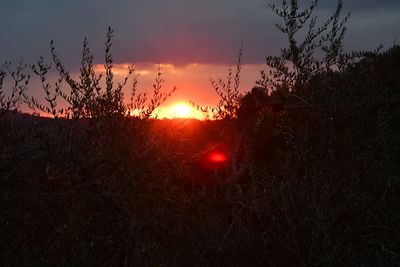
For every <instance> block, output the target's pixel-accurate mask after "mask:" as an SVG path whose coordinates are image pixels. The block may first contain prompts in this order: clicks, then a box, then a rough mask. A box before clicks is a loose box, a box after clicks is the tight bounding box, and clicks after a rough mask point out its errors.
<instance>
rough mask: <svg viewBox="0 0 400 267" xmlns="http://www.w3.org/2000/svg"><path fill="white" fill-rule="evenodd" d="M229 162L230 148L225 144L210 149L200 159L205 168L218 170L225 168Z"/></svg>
mask: <svg viewBox="0 0 400 267" xmlns="http://www.w3.org/2000/svg"><path fill="white" fill-rule="evenodd" d="M228 162H229V155H228V149H227V147H226V146H225V145H221V144H219V145H218V146H217V147H215V148H214V149H212V150H211V151H208V152H207V153H205V154H204V155H203V157H202V158H201V160H200V165H201V167H202V168H203V169H206V170H209V171H216V170H220V169H223V168H225V167H226V166H227V165H228Z"/></svg>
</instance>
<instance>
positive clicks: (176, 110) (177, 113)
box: [171, 103, 191, 118]
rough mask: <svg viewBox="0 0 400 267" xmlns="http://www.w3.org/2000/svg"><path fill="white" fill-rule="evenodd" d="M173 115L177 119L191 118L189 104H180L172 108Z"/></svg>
mask: <svg viewBox="0 0 400 267" xmlns="http://www.w3.org/2000/svg"><path fill="white" fill-rule="evenodd" d="M171 109H172V115H173V116H174V117H176V118H188V117H190V109H191V107H189V106H188V105H187V104H184V103H178V104H175V105H173V106H172V108H171Z"/></svg>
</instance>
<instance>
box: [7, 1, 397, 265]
mask: <svg viewBox="0 0 400 267" xmlns="http://www.w3.org/2000/svg"><path fill="white" fill-rule="evenodd" d="M296 3H297V1H290V4H286V2H285V1H283V3H282V7H281V8H282V9H277V8H276V7H274V6H272V9H273V10H274V11H276V13H277V14H278V16H280V17H282V18H284V25H283V26H280V27H279V29H280V30H281V31H282V32H284V33H285V34H287V35H288V40H289V43H290V46H289V48H288V49H284V50H282V54H281V55H280V56H279V57H268V58H267V65H268V66H269V67H270V68H271V72H270V73H268V72H263V73H262V75H261V79H260V80H259V81H258V82H257V83H256V86H255V87H254V88H253V89H252V90H251V91H249V92H247V93H246V94H245V95H240V94H239V90H238V88H239V83H240V61H239V63H238V65H237V69H236V71H235V73H232V72H230V75H229V77H228V81H227V82H225V83H224V81H222V80H221V81H213V82H212V86H213V87H214V89H215V91H216V92H217V93H218V94H219V95H220V96H221V101H220V103H219V104H218V106H217V107H216V108H215V109H210V108H207V107H203V109H205V110H208V111H213V112H214V114H215V116H216V118H218V120H215V121H203V122H200V121H195V120H172V121H168V120H153V119H149V116H150V114H151V112H152V111H153V110H154V108H155V107H157V106H158V105H159V104H160V103H162V102H163V101H164V100H165V99H166V97H168V96H169V95H170V93H166V94H163V93H161V84H162V78H161V75H159V76H158V77H157V79H156V82H155V86H154V92H153V95H152V96H151V97H150V98H149V99H148V100H149V101H147V98H146V96H143V95H139V96H137V97H136V96H135V86H136V84H135V81H134V82H133V85H132V99H131V103H130V104H129V105H130V106H125V104H124V103H123V101H122V97H123V94H122V87H123V86H124V85H125V84H124V83H123V84H120V85H118V86H115V87H114V86H113V79H112V78H113V77H112V58H111V54H109V49H108V50H107V52H106V64H105V68H106V81H107V83H106V88H104V91H103V89H102V88H101V87H100V86H99V83H98V80H99V79H100V78H99V77H97V76H96V74H95V73H94V72H93V68H92V65H91V64H92V60H93V57H92V55H91V53H90V51H89V50H88V48H87V42H86V41H85V44H84V53H83V60H82V69H81V77H80V79H79V80H77V81H75V80H73V79H72V78H71V77H70V76H69V73H68V72H67V71H66V70H65V68H64V66H63V65H62V63H61V61H60V60H59V59H58V57H57V54H56V53H55V49H54V46H52V48H53V50H52V53H53V59H54V63H55V67H56V68H57V70H58V71H59V73H60V80H59V83H64V84H66V85H68V86H69V87H70V91H66V92H64V91H62V89H60V88H61V87H60V86H59V84H56V85H55V86H53V87H51V86H50V85H48V84H47V86H46V73H47V70H46V69H47V65H46V64H45V63H44V62H43V60H39V63H38V64H36V66H32V69H33V72H34V73H36V75H38V76H39V77H40V78H43V79H42V81H43V84H44V86H43V88H44V91H45V93H46V95H45V96H46V103H47V104H46V105H40V104H39V101H37V100H35V99H32V98H30V97H28V96H27V91H26V86H27V84H28V83H25V81H26V80H27V79H29V78H28V77H27V76H24V75H22V76H21V75H20V74H18V71H15V72H10V74H12V77H13V78H14V81H15V84H16V87H14V88H13V89H12V90H11V94H10V95H9V96H6V95H5V93H4V92H3V91H1V90H0V92H1V93H0V103H1V111H2V113H1V118H0V227H1V229H0V265H2V266H53V265H60V266H89V265H94V266H397V265H400V228H399V225H400V164H399V162H400V82H399V77H398V75H399V73H400V47H398V46H393V47H392V48H390V49H388V50H386V51H383V52H382V51H375V52H368V53H366V52H358V53H352V54H350V55H349V54H344V53H343V51H342V44H341V42H342V39H343V34H344V26H343V25H344V24H343V23H344V22H345V20H346V19H347V18H344V20H342V21H341V20H340V11H341V2H340V1H339V6H338V10H337V11H336V13H334V15H333V16H332V18H330V19H328V21H327V22H329V23H328V24H326V25H327V26H329V25H330V26H329V27H326V28H325V29H324V28H317V27H316V26H315V23H314V22H313V21H314V20H313V19H312V17H311V15H310V14H311V11H312V9H313V8H311V9H307V10H306V11H305V13H296V12H299V11H298V7H297V4H296ZM302 21H304V22H302ZM308 22H310V24H307V23H308ZM302 23H303V24H304V25H311V26H310V27H309V28H310V31H309V32H310V33H309V35H308V37H307V38H308V39H307V38H306V39H304V42H303V43H301V42H298V41H296V39H295V38H294V36H295V33H296V32H297V30H296V29H297V28H298V27H299V26H301V27H302V26H303V24H302ZM312 25H314V26H312ZM301 27H300V28H301ZM307 27H308V26H307ZM307 30H308V28H307ZM111 35H112V32H111V31H109V34H108V40H109V42H107V44H106V45H107V47H108V48H110V47H111ZM320 37H322V39H318V38H320ZM319 40H322V41H321V42H319ZM319 48H322V51H324V52H325V55H326V56H325V57H323V58H320V59H316V57H315V56H314V54H313V53H314V51H315V50H316V49H319ZM85 49H86V50H85ZM239 60H240V55H239ZM287 62H289V64H287ZM9 67H10V66H9V65H7V66H6V69H7V68H9ZM23 71H24V69H23V67H22V65H21V66H20V73H23ZM132 72H133V69H132ZM1 73H4V74H2V75H0V78H1V77H3V78H1V82H3V79H4V77H5V75H6V73H7V71H4V72H0V74H1ZM130 74H132V73H130ZM18 75H19V76H18ZM133 78H135V77H133ZM0 89H1V88H0ZM53 89H54V91H52V90H53ZM57 97H59V98H60V97H61V98H63V99H64V100H66V101H67V102H68V103H69V108H68V109H66V110H61V109H58V107H57V101H56V99H57ZM21 100H22V101H24V102H26V103H27V104H29V105H30V106H31V107H32V108H36V109H39V110H41V111H45V112H49V113H50V114H52V115H53V116H54V117H55V118H53V119H50V118H49V119H47V118H40V117H36V116H30V115H23V114H20V113H18V112H15V111H11V110H12V109H13V108H15V107H16V106H17V103H18V102H19V101H21ZM133 108H134V109H135V110H139V111H140V112H139V115H138V116H134V117H132V116H130V115H129V113H130V111H131V110H132V109H133ZM200 108H201V107H200ZM213 151H219V152H221V153H224V154H226V155H227V156H228V161H227V162H220V163H218V164H214V163H213V164H207V163H205V161H206V156H207V155H208V154H209V153H210V152H213Z"/></svg>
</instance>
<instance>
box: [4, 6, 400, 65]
mask: <svg viewBox="0 0 400 267" xmlns="http://www.w3.org/2000/svg"><path fill="white" fill-rule="evenodd" d="M276 2H277V3H278V2H279V1H276ZM309 2H310V1H300V3H305V4H307V3H309ZM334 8H335V1H332V0H320V5H319V10H318V12H319V14H320V16H321V17H322V16H327V15H328V14H329V13H331V12H332V11H333V10H334ZM344 11H345V12H347V11H351V12H352V18H351V20H350V22H349V24H348V26H349V31H348V35H347V39H346V44H347V46H346V47H347V48H348V49H371V48H373V47H376V46H377V45H378V44H380V43H383V44H385V45H390V44H391V43H392V42H393V40H394V38H395V37H396V34H398V28H399V26H400V18H399V16H398V14H399V13H400V1H398V0H384V1H382V0H380V1H379V0H364V1H357V0H351V1H350V0H348V1H345V6H344ZM277 21H278V18H276V17H275V16H274V15H273V14H272V13H271V12H270V11H269V9H268V7H267V2H266V1H264V0H229V1H228V0H191V1H188V0H169V1H164V0H135V1H129V0H115V1H108V0H69V1H66V0H63V1H61V0H60V1H54V0H13V1H2V3H0V25H1V40H2V41H1V42H0V60H1V61H4V60H13V61H15V60H16V59H18V58H19V57H23V58H25V60H27V61H33V60H34V59H35V58H37V57H38V56H39V55H45V56H48V55H49V41H50V40H51V39H54V40H55V41H56V45H57V49H58V51H59V54H60V56H61V57H62V58H63V59H64V60H65V62H66V63H67V64H69V65H70V66H71V67H76V65H75V64H76V63H78V62H79V54H80V48H81V43H82V40H83V38H84V36H87V37H88V39H89V40H90V42H91V47H92V48H93V51H94V52H95V54H96V55H97V56H98V57H97V58H98V60H99V61H100V60H101V56H102V50H103V46H104V35H105V31H106V28H107V26H109V25H110V26H112V27H113V28H114V29H115V39H114V56H115V59H116V61H117V62H124V61H125V62H126V61H134V62H168V63H173V64H178V65H183V64H187V63H191V62H198V63H216V64H231V63H234V61H235V54H236V53H237V50H238V48H239V46H240V42H241V41H243V42H244V51H245V57H244V60H245V61H246V62H248V63H258V62H262V61H263V59H264V56H265V54H266V53H272V54H274V53H277V51H278V49H279V47H281V46H282V45H284V44H285V43H284V38H283V36H281V35H280V34H279V32H278V31H277V30H276V29H275V27H274V26H273V25H274V23H275V22H277Z"/></svg>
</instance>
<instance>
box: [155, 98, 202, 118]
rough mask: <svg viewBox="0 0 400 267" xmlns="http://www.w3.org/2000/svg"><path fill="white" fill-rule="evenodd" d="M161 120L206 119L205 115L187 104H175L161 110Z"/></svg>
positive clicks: (159, 115)
mask: <svg viewBox="0 0 400 267" xmlns="http://www.w3.org/2000/svg"><path fill="white" fill-rule="evenodd" d="M158 117H159V118H167V119H176V118H180V119H199V120H202V119H204V114H203V113H202V112H201V111H199V110H197V109H195V108H193V107H192V106H191V105H190V104H187V103H185V102H178V103H174V104H172V105H170V106H166V107H164V108H160V110H159V114H158Z"/></svg>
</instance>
